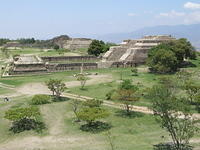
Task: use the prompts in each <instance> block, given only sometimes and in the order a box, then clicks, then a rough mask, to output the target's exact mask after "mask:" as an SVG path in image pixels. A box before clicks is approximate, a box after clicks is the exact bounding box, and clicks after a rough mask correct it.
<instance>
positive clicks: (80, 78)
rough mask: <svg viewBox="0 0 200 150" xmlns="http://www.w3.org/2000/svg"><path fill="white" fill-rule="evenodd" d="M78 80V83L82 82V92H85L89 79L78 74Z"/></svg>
mask: <svg viewBox="0 0 200 150" xmlns="http://www.w3.org/2000/svg"><path fill="white" fill-rule="evenodd" d="M76 78H77V80H78V81H80V83H81V90H83V89H84V87H85V84H86V82H87V80H88V78H87V77H86V76H85V75H84V74H78V75H76Z"/></svg>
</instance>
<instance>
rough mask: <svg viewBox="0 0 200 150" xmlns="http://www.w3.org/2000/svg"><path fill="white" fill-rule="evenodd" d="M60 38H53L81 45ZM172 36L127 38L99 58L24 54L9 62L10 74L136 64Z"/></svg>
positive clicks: (141, 62)
mask: <svg viewBox="0 0 200 150" xmlns="http://www.w3.org/2000/svg"><path fill="white" fill-rule="evenodd" d="M60 38H62V40H59V39H55V41H54V42H61V41H65V40H64V39H68V40H67V41H68V42H69V45H68V44H67V43H65V42H64V43H62V42H61V43H60V44H63V46H71V48H77V47H79V46H80V45H79V46H77V45H76V44H73V42H71V40H72V39H70V38H68V37H66V36H65V37H60ZM81 40H82V39H78V40H77V41H81ZM171 40H175V38H173V37H172V36H165V35H159V36H145V37H143V38H141V39H138V40H125V41H124V42H123V43H121V44H120V46H114V47H111V48H110V50H109V51H108V52H106V53H105V55H104V56H103V58H97V57H95V56H57V57H41V58H40V57H38V56H33V55H26V56H25V55H23V56H20V57H16V58H14V61H13V63H12V64H11V65H10V66H11V67H10V69H9V74H10V75H17V74H26V73H44V72H46V73H48V72H58V71H65V70H81V68H83V69H84V70H90V69H97V68H111V67H113V68H114V67H117V68H118V67H133V66H136V65H138V64H143V63H145V61H146V59H147V55H148V51H149V50H150V49H151V48H153V47H154V46H157V45H159V44H160V43H162V42H166V41H171ZM72 41H73V40H72ZM74 41H76V40H74ZM85 41H86V40H83V41H82V44H83V45H84V44H85ZM74 43H76V42H74ZM86 43H87V42H86ZM65 44H66V45H65ZM85 45H87V44H85Z"/></svg>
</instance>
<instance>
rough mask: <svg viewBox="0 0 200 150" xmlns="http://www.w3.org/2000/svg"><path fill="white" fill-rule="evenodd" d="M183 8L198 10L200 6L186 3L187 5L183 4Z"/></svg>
mask: <svg viewBox="0 0 200 150" xmlns="http://www.w3.org/2000/svg"><path fill="white" fill-rule="evenodd" d="M184 8H187V9H200V4H198V3H192V2H187V3H185V4H184Z"/></svg>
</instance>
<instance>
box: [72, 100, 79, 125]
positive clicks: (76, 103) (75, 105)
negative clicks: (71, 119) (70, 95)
mask: <svg viewBox="0 0 200 150" xmlns="http://www.w3.org/2000/svg"><path fill="white" fill-rule="evenodd" d="M71 105H72V110H73V112H74V114H75V116H76V118H77V122H80V118H79V116H78V112H79V110H80V107H81V102H80V100H77V99H72V102H71Z"/></svg>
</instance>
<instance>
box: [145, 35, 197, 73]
mask: <svg viewBox="0 0 200 150" xmlns="http://www.w3.org/2000/svg"><path fill="white" fill-rule="evenodd" d="M188 58H189V59H195V58H196V52H195V49H194V48H193V47H192V45H191V43H190V42H189V41H187V39H179V40H174V41H170V42H165V43H162V44H160V45H158V46H156V47H154V48H152V49H151V50H150V51H149V53H148V60H147V64H148V65H149V67H150V68H151V69H152V71H154V72H157V73H170V72H175V71H176V70H177V69H178V68H180V67H181V66H182V64H183V62H184V59H188Z"/></svg>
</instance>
